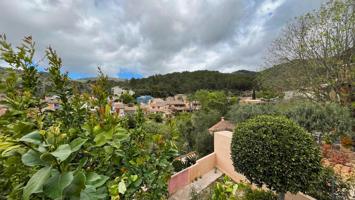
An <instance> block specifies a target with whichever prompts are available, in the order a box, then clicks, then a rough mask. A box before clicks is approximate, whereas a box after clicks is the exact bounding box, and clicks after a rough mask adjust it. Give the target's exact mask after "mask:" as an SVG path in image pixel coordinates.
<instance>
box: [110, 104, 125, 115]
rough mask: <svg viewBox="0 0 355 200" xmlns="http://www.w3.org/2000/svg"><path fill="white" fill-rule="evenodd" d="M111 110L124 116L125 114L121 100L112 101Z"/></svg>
mask: <svg viewBox="0 0 355 200" xmlns="http://www.w3.org/2000/svg"><path fill="white" fill-rule="evenodd" d="M112 108H113V109H112V110H113V111H114V112H116V113H118V115H119V116H124V115H125V109H124V108H125V105H124V104H123V103H121V102H114V103H113V105H112Z"/></svg>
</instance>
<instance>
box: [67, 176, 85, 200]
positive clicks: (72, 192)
mask: <svg viewBox="0 0 355 200" xmlns="http://www.w3.org/2000/svg"><path fill="white" fill-rule="evenodd" d="M85 182H86V176H85V174H84V172H82V171H78V172H77V173H76V174H75V175H74V179H73V181H72V182H71V184H70V185H69V186H68V187H67V188H65V190H64V193H65V196H68V197H70V199H73V200H74V199H75V200H77V199H79V198H80V192H81V191H82V190H84V189H85Z"/></svg>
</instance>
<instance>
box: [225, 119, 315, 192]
mask: <svg viewBox="0 0 355 200" xmlns="http://www.w3.org/2000/svg"><path fill="white" fill-rule="evenodd" d="M251 147H252V148H251ZM231 148H232V154H231V157H232V160H233V165H234V167H235V170H236V171H238V172H240V173H242V174H244V175H245V176H246V177H247V178H248V180H250V181H251V182H252V183H255V184H257V185H260V186H261V185H265V186H266V187H268V188H269V189H271V190H273V191H276V192H277V193H279V194H280V199H283V198H284V194H285V193H286V192H292V193H297V192H299V191H301V192H305V191H307V189H308V188H309V186H310V185H311V183H312V181H315V180H317V179H318V175H319V172H320V159H321V155H320V151H319V147H318V146H317V145H316V144H315V142H314V140H313V138H312V137H311V135H310V134H309V133H307V132H306V131H305V130H304V129H303V128H301V127H300V126H298V125H297V124H296V123H294V122H292V121H291V120H289V119H287V118H285V117H277V116H267V115H262V116H258V117H255V118H252V119H249V120H247V121H246V122H243V123H240V124H239V125H238V126H237V128H236V129H235V132H234V134H233V138H232V145H231Z"/></svg>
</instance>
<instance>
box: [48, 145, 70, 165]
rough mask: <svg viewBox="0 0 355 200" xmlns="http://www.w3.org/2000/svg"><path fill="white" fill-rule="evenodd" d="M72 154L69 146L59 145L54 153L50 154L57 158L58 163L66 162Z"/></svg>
mask: <svg viewBox="0 0 355 200" xmlns="http://www.w3.org/2000/svg"><path fill="white" fill-rule="evenodd" d="M71 153H72V150H71V147H70V145H69V144H62V145H60V146H59V147H58V148H57V149H56V150H55V151H53V152H52V153H51V154H52V155H53V156H55V157H56V158H58V159H59V160H60V161H64V160H66V159H67V158H68V157H69V156H70V154H71Z"/></svg>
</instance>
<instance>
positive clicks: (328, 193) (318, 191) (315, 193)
mask: <svg viewBox="0 0 355 200" xmlns="http://www.w3.org/2000/svg"><path fill="white" fill-rule="evenodd" d="M349 191H350V185H349V184H348V183H347V182H345V181H343V180H342V178H341V177H340V176H338V175H336V174H335V173H334V171H333V169H332V168H329V167H327V168H322V170H321V173H320V176H319V178H318V179H317V180H316V181H314V182H313V183H312V184H311V187H310V188H309V189H308V190H307V191H306V192H305V193H306V194H308V195H310V196H312V197H314V198H316V199H318V200H347V199H350V196H349Z"/></svg>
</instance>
